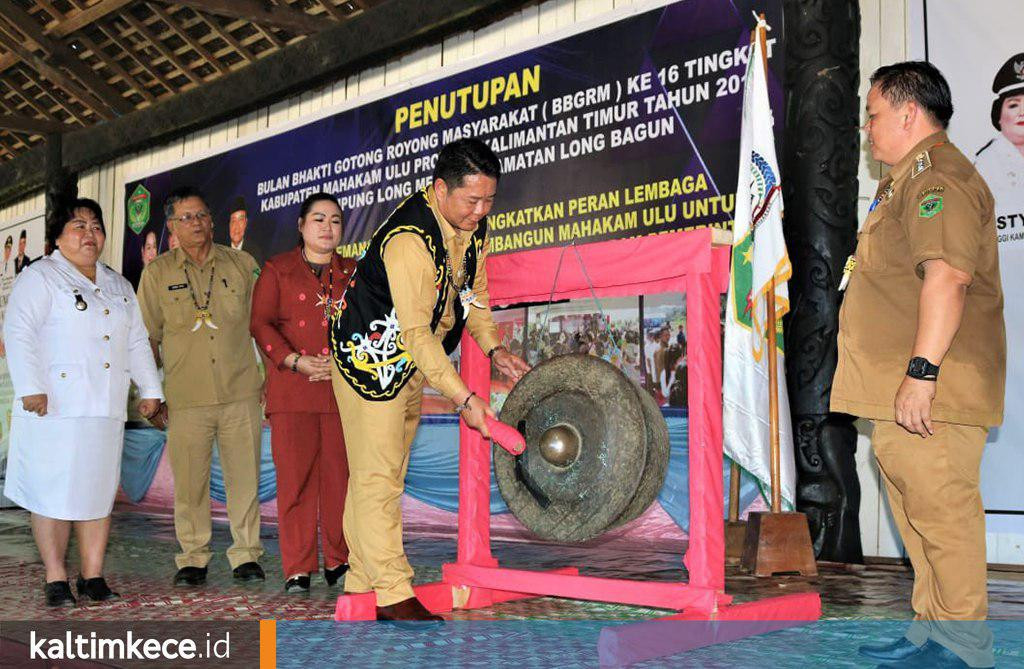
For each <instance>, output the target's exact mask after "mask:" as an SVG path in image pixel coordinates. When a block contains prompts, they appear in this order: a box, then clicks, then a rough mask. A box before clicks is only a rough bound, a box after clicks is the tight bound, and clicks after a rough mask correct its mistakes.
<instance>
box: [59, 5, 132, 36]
mask: <svg viewBox="0 0 1024 669" xmlns="http://www.w3.org/2000/svg"><path fill="white" fill-rule="evenodd" d="M133 1H134V0H103V1H102V2H97V3H96V4H94V5H89V6H88V7H86V8H85V9H79V10H78V11H77V12H75V13H74V14H72V15H70V16H68V17H67V18H66V19H64V20H63V21H61V22H60V23H58V24H57V25H55V26H53V27H52V28H50V29H49V30H47V31H46V34H47V35H49V36H51V37H55V38H60V37H67V36H68V35H70V34H71V33H73V32H75V31H76V30H81V29H82V28H84V27H86V26H87V25H89V24H90V23H93V22H94V21H99V20H100V19H102V18H103V17H104V16H106V15H107V14H111V13H113V12H116V11H118V10H119V9H121V8H123V7H124V6H125V5H128V4H130V3H131V2H133Z"/></svg>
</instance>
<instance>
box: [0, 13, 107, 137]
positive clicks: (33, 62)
mask: <svg viewBox="0 0 1024 669" xmlns="http://www.w3.org/2000/svg"><path fill="white" fill-rule="evenodd" d="M0 2H2V0H0ZM2 28H3V26H2V25H0V44H2V45H3V46H4V47H5V48H6V49H8V50H10V51H11V52H12V53H14V54H16V55H17V56H18V57H19V58H20V59H21V60H22V61H23V63H24V64H25V65H26V66H27V67H28V69H30V70H33V71H35V72H37V73H38V74H40V75H42V76H44V77H46V78H47V79H48V80H49V81H50V83H51V84H53V85H55V86H58V87H60V88H63V89H64V90H65V91H67V92H68V93H70V94H71V95H73V96H75V97H76V98H77V99H78V100H79V101H80V102H81V103H82V104H84V105H85V106H87V107H89V108H90V109H92V110H93V111H94V112H96V114H97V115H98V116H99V117H101V118H103V119H106V120H110V119H112V118H114V117H115V113H114V112H113V111H112V110H110V109H109V108H108V107H107V106H106V105H105V104H103V102H102V101H100V100H98V99H97V98H95V97H93V96H92V95H90V94H89V92H88V91H87V90H85V89H84V88H82V86H80V85H79V84H78V83H77V82H76V81H75V80H74V79H72V78H71V76H70V75H67V74H64V73H63V72H61V71H60V70H59V69H57V68H56V67H54V66H53V65H51V64H50V63H49V62H47V61H46V60H44V59H42V58H40V57H39V56H37V55H36V54H34V53H32V52H31V51H29V50H28V49H26V48H25V47H23V46H22V45H21V44H20V43H18V41H17V40H16V39H14V38H12V37H10V36H9V35H8V34H7V33H6V32H4V30H2Z"/></svg>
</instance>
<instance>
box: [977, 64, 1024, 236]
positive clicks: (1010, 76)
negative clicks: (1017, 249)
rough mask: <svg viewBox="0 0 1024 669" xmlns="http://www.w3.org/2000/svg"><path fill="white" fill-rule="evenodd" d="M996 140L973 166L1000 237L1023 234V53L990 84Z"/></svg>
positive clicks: (985, 149)
mask: <svg viewBox="0 0 1024 669" xmlns="http://www.w3.org/2000/svg"><path fill="white" fill-rule="evenodd" d="M992 93H993V94H994V95H995V99H994V100H993V101H992V113H991V120H992V126H993V127H994V128H995V129H996V130H997V131H998V134H996V136H995V138H994V139H992V140H990V141H989V142H988V143H987V144H986V145H985V146H983V147H981V148H980V149H979V150H978V152H977V153H976V154H975V161H974V164H975V166H976V167H977V168H978V172H979V173H981V176H982V177H984V179H985V182H986V183H987V184H988V187H989V190H991V191H992V195H993V196H994V197H995V199H996V223H997V225H996V227H997V232H998V233H999V234H1003V233H1010V232H1020V231H1022V230H1024V53H1018V54H1017V55H1016V56H1013V57H1011V58H1010V59H1009V60H1008V61H1006V63H1005V64H1004V65H1003V66H1002V67H1001V68H999V72H997V73H996V76H995V79H994V80H993V82H992Z"/></svg>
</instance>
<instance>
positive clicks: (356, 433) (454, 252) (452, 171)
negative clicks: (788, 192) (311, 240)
mask: <svg viewBox="0 0 1024 669" xmlns="http://www.w3.org/2000/svg"><path fill="white" fill-rule="evenodd" d="M500 170H501V166H500V163H499V162H498V158H497V156H495V155H494V153H493V152H492V151H491V149H490V148H489V147H488V146H487V145H486V144H484V143H483V142H481V141H480V140H477V139H464V140H459V141H456V142H452V143H451V144H448V145H446V146H444V147H442V149H441V151H440V153H439V155H438V158H437V165H436V167H435V168H434V175H433V176H434V181H433V185H431V186H430V187H428V188H426V189H425V190H423V191H420V192H418V193H415V194H413V195H412V196H410V197H409V198H408V199H406V200H405V201H404V202H403V203H402V204H401V205H399V207H398V208H397V209H396V210H395V211H394V212H392V214H391V216H390V217H389V218H388V220H387V221H385V222H384V224H383V225H381V227H380V228H378V229H377V231H376V232H375V233H374V234H373V237H372V238H371V239H370V244H369V246H368V247H367V249H366V253H365V254H364V255H363V257H362V258H361V259H360V260H359V263H358V265H357V266H356V271H355V273H354V274H353V276H352V279H351V281H350V282H349V285H348V289H347V290H346V292H345V296H344V298H343V299H342V304H341V308H340V310H339V311H338V313H337V315H336V316H335V317H334V319H333V321H332V323H331V328H330V334H331V352H332V355H333V357H334V361H335V363H336V364H335V366H334V367H333V368H332V383H333V386H334V394H335V397H336V398H337V400H338V408H339V410H340V412H341V421H342V426H343V428H344V430H345V443H346V448H347V450H348V462H349V484H348V486H349V487H348V497H347V499H346V503H345V516H344V527H345V541H346V542H347V543H348V546H349V550H350V555H349V565H350V569H349V571H348V573H347V574H346V576H345V591H346V592H352V593H356V592H369V591H371V590H372V591H374V592H375V593H376V595H377V619H378V620H421V621H422V620H440V619H441V618H440V616H434V615H432V614H431V613H430V612H429V611H428V610H427V609H426V608H425V607H424V606H423V605H422V604H421V603H420V601H419V600H418V599H416V597H415V595H414V594H413V590H412V576H413V571H412V568H411V567H410V566H409V562H408V560H406V557H405V549H404V547H403V545H402V517H401V506H400V502H401V497H402V491H403V489H404V480H405V472H406V469H407V468H408V465H409V447H410V445H411V443H412V439H413V436H414V435H415V433H416V427H417V425H418V424H419V419H420V401H421V398H422V394H423V383H424V380H425V381H426V382H427V383H429V384H430V385H431V386H432V387H434V388H435V389H436V390H437V391H438V392H440V393H441V394H443V395H444V396H445V397H447V398H448V399H450V400H451V401H452V402H453V403H455V405H456V410H457V411H458V412H459V413H460V414H461V415H462V419H463V420H465V421H466V424H467V425H469V426H470V427H472V428H474V429H476V430H479V431H480V432H481V433H482V434H483V435H484V436H485V437H487V436H490V435H489V434H488V433H487V428H486V427H485V424H484V421H485V418H486V416H488V415H491V416H493V415H494V412H493V411H492V410H491V407H490V406H489V405H488V403H487V400H486V398H480V397H477V396H476V395H475V394H473V393H471V392H470V391H469V389H468V388H467V387H466V384H465V383H464V382H463V381H462V379H461V378H460V377H459V374H458V372H457V371H456V370H455V368H454V367H453V366H452V363H451V361H450V360H449V358H448V355H449V354H450V353H451V352H452V351H453V350H455V347H456V346H457V345H458V343H459V338H460V336H461V334H462V329H463V327H465V328H466V329H467V330H468V331H469V333H470V335H472V337H473V338H474V339H475V340H476V342H477V343H478V344H479V345H480V348H482V349H483V350H484V351H485V352H486V353H487V355H488V356H489V357H490V358H491V360H492V361H493V363H494V366H495V367H496V368H497V369H498V370H499V371H501V372H502V373H504V374H506V375H508V376H509V377H511V378H513V379H515V380H518V379H519V377H521V376H522V375H523V374H524V373H525V372H526V371H528V370H529V366H528V365H527V364H526V363H525V362H524V361H523V360H522V359H521V358H519V357H517V356H514V355H512V354H511V353H509V352H508V351H507V350H506V349H505V348H504V347H503V346H501V345H500V341H499V339H498V336H497V330H496V328H495V326H494V321H493V319H492V318H491V311H490V306H489V300H488V294H487V272H486V268H485V261H486V258H487V221H486V216H487V212H489V211H490V209H491V206H492V204H493V203H494V195H495V192H496V190H497V187H498V178H499V176H500ZM453 447H454V445H453Z"/></svg>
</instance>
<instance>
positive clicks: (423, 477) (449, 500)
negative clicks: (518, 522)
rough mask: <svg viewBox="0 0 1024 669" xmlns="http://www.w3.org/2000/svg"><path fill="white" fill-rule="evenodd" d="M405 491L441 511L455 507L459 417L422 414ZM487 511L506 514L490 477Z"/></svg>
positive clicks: (457, 487) (457, 490)
mask: <svg viewBox="0 0 1024 669" xmlns="http://www.w3.org/2000/svg"><path fill="white" fill-rule="evenodd" d="M405 492H406V494H408V495H410V496H412V497H414V498H415V499H418V500H420V501H421V502H425V503H427V504H429V505H431V506H434V507H437V508H439V509H444V510H445V511H458V510H459V419H458V416H454V415H450V414H440V415H428V416H423V418H422V419H421V420H420V426H419V429H417V430H416V438H415V439H414V440H413V442H412V453H411V454H410V456H409V471H408V472H407V473H406V475H405ZM490 506H491V513H495V514H497V513H508V507H507V506H505V500H504V499H502V497H501V493H500V492H498V484H497V483H496V482H495V480H494V477H493V476H492V477H491V504H490Z"/></svg>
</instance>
